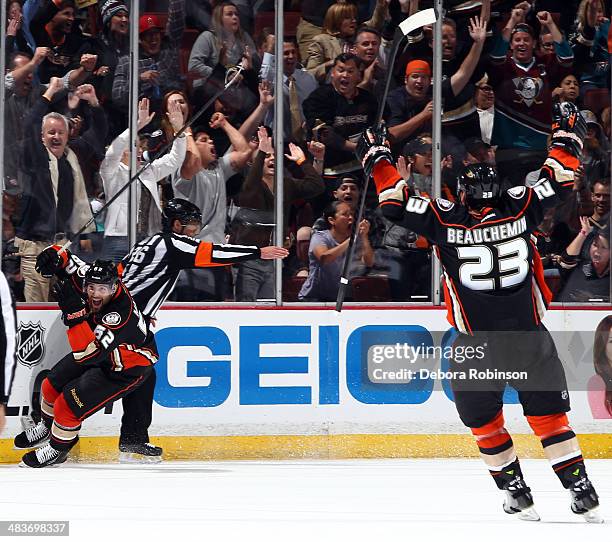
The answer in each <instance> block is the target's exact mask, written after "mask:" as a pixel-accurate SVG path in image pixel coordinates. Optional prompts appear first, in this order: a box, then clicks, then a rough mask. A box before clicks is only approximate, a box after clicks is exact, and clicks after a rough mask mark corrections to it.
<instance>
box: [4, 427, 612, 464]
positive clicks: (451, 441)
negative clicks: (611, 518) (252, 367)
mask: <svg viewBox="0 0 612 542" xmlns="http://www.w3.org/2000/svg"><path fill="white" fill-rule="evenodd" d="M512 440H513V441H514V446H515V448H516V450H517V453H518V455H519V457H521V458H538V459H541V458H544V454H543V453H542V447H541V445H540V441H539V439H538V438H537V437H535V436H533V435H516V434H515V435H512ZM578 440H579V442H580V446H581V448H582V452H583V454H584V456H585V457H587V458H593V459H606V458H608V459H609V458H612V435H610V434H583V435H578ZM151 442H153V443H154V444H156V445H158V446H161V447H162V448H163V449H164V459H165V460H182V461H189V460H193V461H207V460H208V461H211V460H232V459H237V460H240V459H370V458H411V457H415V458H433V457H454V458H462V457H478V449H477V447H476V444H475V442H474V438H473V437H472V436H471V435H257V436H214V437H208V436H207V437H204V436H184V437H177V436H164V437H152V438H151ZM24 453H25V451H24V450H13V441H12V439H2V440H0V463H18V462H19V461H20V460H21V457H22V456H23V454H24ZM118 455H119V450H118V437H82V438H81V439H80V440H79V443H78V444H77V446H76V447H75V448H74V450H72V452H71V454H70V459H72V460H77V461H87V462H94V461H95V462H105V461H117V458H118Z"/></svg>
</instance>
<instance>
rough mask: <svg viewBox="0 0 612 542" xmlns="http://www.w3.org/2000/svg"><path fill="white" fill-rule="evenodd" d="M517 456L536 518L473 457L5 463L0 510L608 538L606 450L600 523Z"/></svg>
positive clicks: (116, 530) (112, 525) (222, 533)
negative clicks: (514, 503) (507, 506)
mask: <svg viewBox="0 0 612 542" xmlns="http://www.w3.org/2000/svg"><path fill="white" fill-rule="evenodd" d="M522 465H523V472H524V475H525V478H526V480H527V482H528V484H529V485H530V486H531V488H532V491H533V495H534V499H535V504H536V509H537V510H538V512H539V514H540V516H541V517H542V521H541V522H539V523H529V522H522V521H520V520H517V519H515V517H513V516H508V515H506V514H504V513H503V512H502V509H501V503H502V500H503V499H502V493H501V492H500V491H498V490H497V489H496V488H495V487H494V484H493V481H492V480H491V479H490V476H489V475H488V473H487V472H486V469H485V467H484V465H483V464H482V463H481V462H480V461H478V460H454V459H422V460H421V459H415V460H391V459H390V460H344V461H318V460H311V461H240V462H238V461H233V462H229V461H224V462H220V461H214V462H212V461H211V462H165V463H161V464H158V465H121V464H108V463H106V464H80V463H67V464H65V465H63V466H61V467H57V468H48V469H40V470H38V469H24V468H18V467H17V466H14V465H11V466H8V465H2V466H0V487H1V488H2V491H1V494H0V495H1V496H0V519H2V520H69V521H70V537H69V539H70V540H78V541H84V542H85V541H92V540H105V541H108V540H116V541H117V542H123V541H132V540H134V541H138V540H143V541H144V540H146V541H147V542H149V541H152V540H161V541H169V542H189V541H192V540H194V541H195V540H203V541H208V540H210V541H212V540H223V541H226V540H227V541H233V540H244V541H248V542H252V541H260V540H261V541H266V542H276V541H291V542H293V541H302V540H308V541H321V542H327V541H343V542H344V541H347V542H348V541H355V540H356V541H362V540H363V541H366V540H367V541H372V542H382V541H395V540H405V541H409V542H417V541H418V542H424V541H430V540H436V541H437V540H443V539H445V540H449V541H453V542H454V541H459V540H469V541H470V542H473V541H474V540H486V541H487V542H491V541H494V542H505V541H508V542H530V541H531V540H540V541H543V542H555V541H562V540H579V541H585V542H586V541H588V542H595V541H600V540H601V541H603V540H606V541H610V540H612V460H593V461H589V462H588V463H587V469H588V472H589V475H590V478H591V479H592V480H593V482H594V484H595V486H596V488H597V490H598V492H599V496H600V499H601V502H602V505H601V506H600V511H601V514H602V515H603V517H604V518H605V520H606V522H607V523H605V524H603V525H592V524H586V523H584V521H583V520H582V519H581V518H580V517H578V516H575V515H574V514H572V513H571V512H570V510H569V493H568V491H567V490H564V489H563V488H562V487H561V484H560V483H559V480H558V479H557V477H556V476H555V475H554V474H553V472H552V469H551V468H550V467H549V465H548V463H547V462H545V461H544V460H523V461H522ZM27 539H29V538H26V537H20V538H19V540H27ZM45 539H48V538H40V537H37V538H36V540H45ZM54 539H57V540H60V539H59V538H54ZM62 539H63V540H67V538H65V537H64V538H62Z"/></svg>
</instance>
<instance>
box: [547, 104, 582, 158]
mask: <svg viewBox="0 0 612 542" xmlns="http://www.w3.org/2000/svg"><path fill="white" fill-rule="evenodd" d="M586 133H587V125H586V121H585V120H584V118H583V117H582V115H581V114H580V111H579V110H578V108H577V107H576V106H575V105H574V104H573V103H571V102H561V103H559V102H557V103H555V104H554V105H553V122H552V146H553V147H557V148H561V149H564V150H566V151H567V152H569V153H571V154H572V155H574V156H575V157H576V158H580V154H581V153H582V144H583V141H584V138H585V136H586Z"/></svg>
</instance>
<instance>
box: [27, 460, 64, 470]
mask: <svg viewBox="0 0 612 542" xmlns="http://www.w3.org/2000/svg"><path fill="white" fill-rule="evenodd" d="M63 463H64V461H62V462H61V463H52V464H51V465H47V466H45V467H30V465H26V464H25V463H24V462H23V461H20V462H19V465H18V467H21V468H23V469H54V468H57V467H59V466H61V465H62V464H63Z"/></svg>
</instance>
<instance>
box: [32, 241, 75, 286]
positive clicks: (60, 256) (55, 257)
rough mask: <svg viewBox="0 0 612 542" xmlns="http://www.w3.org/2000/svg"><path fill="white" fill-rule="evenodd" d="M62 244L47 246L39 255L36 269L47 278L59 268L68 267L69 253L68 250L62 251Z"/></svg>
mask: <svg viewBox="0 0 612 542" xmlns="http://www.w3.org/2000/svg"><path fill="white" fill-rule="evenodd" d="M61 248H62V247H61V246H60V245H51V246H49V247H47V248H45V249H44V250H43V251H42V252H41V253H40V254H39V255H38V256H37V257H36V264H35V266H34V269H36V272H37V273H39V274H40V275H42V276H43V277H44V278H46V279H50V278H51V277H53V276H54V275H55V274H56V273H57V272H58V271H59V270H61V269H64V267H66V263H67V262H68V255H67V254H66V251H65V250H64V251H62V252H61V253H60V249H61Z"/></svg>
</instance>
